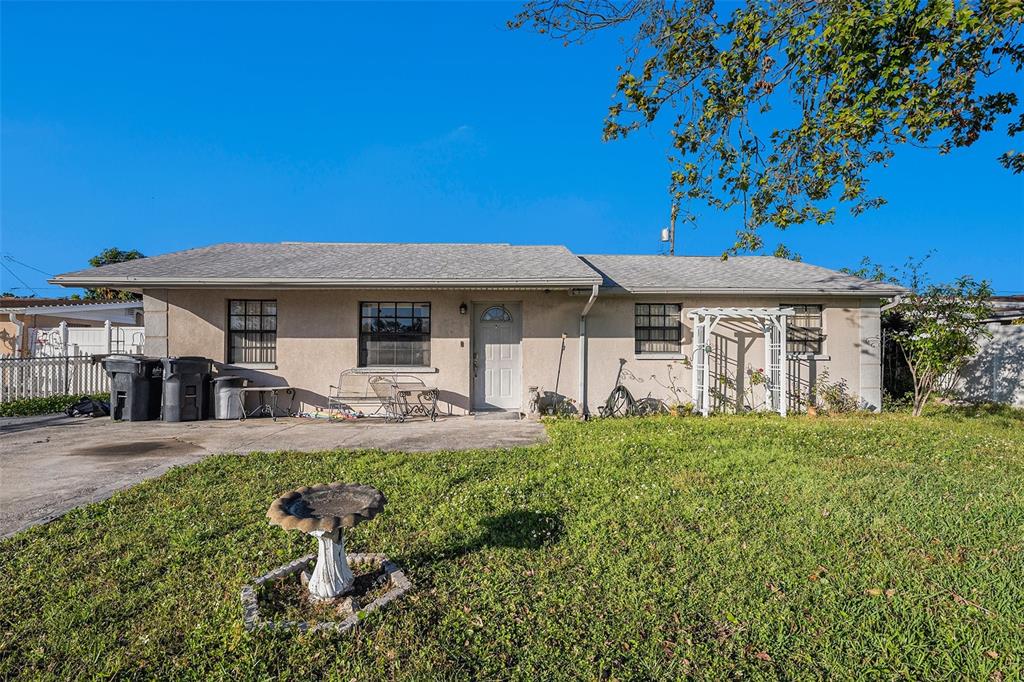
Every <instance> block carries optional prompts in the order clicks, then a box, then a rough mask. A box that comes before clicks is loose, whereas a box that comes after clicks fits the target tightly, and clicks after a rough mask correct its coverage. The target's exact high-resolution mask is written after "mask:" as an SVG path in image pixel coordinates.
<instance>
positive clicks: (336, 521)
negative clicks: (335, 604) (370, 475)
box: [267, 483, 387, 600]
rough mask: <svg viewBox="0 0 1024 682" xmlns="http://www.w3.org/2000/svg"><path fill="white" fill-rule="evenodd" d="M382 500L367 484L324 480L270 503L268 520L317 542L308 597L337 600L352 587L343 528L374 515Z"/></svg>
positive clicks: (378, 509)
mask: <svg viewBox="0 0 1024 682" xmlns="http://www.w3.org/2000/svg"><path fill="white" fill-rule="evenodd" d="M386 502H387V499H386V498H385V497H384V495H383V494H382V493H381V492H380V491H379V490H377V489H376V488H373V487H370V486H368V485H358V484H355V483H325V484H321V485H314V486H309V487H303V488H297V489H296V490H292V491H290V492H287V493H285V494H284V495H282V496H281V497H279V498H277V499H276V500H274V502H273V503H272V504H271V505H270V509H268V510H267V518H268V519H270V523H272V524H274V525H277V526H280V527H281V528H284V529H285V530H300V531H302V532H303V533H307V534H309V535H312V536H313V537H315V538H316V539H317V541H318V545H319V546H318V548H317V558H316V566H315V568H314V569H313V575H312V576H311V577H310V578H309V586H308V589H309V596H310V597H311V598H312V599H314V600H327V599H337V598H338V597H341V596H343V595H344V594H345V593H346V592H349V591H351V590H352V586H353V584H354V582H355V577H354V576H353V575H352V570H351V569H350V568H349V562H348V558H347V557H346V556H345V536H344V531H345V530H346V529H348V528H355V527H356V526H357V525H359V524H360V523H362V522H363V521H369V520H370V519H372V518H373V517H375V516H376V515H377V514H379V513H380V512H381V511H382V510H383V509H384V504H385V503H386Z"/></svg>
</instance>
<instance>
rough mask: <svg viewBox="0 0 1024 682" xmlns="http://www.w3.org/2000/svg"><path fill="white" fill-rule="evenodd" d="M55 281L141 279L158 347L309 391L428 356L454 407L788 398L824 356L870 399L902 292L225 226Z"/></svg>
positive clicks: (730, 264) (410, 366)
mask: <svg viewBox="0 0 1024 682" xmlns="http://www.w3.org/2000/svg"><path fill="white" fill-rule="evenodd" d="M52 282H53V283H55V284H60V285H64V286H76V287H96V286H104V287H111V288H116V289H127V290H131V291H136V292H141V293H142V294H143V298H144V303H145V319H146V352H147V354H150V355H176V356H184V355H201V356H206V357H209V358H212V359H213V360H215V361H216V363H217V364H218V367H219V368H220V370H221V371H222V372H230V373H232V374H236V373H237V374H246V375H248V376H250V377H253V378H255V379H256V380H257V381H259V382H260V383H264V384H279V385H280V384H284V383H287V384H288V385H291V386H294V387H296V388H297V389H299V398H300V399H301V400H302V401H303V402H305V403H307V404H311V405H323V404H324V402H325V398H326V396H327V395H328V393H329V386H330V385H331V384H335V383H337V378H338V374H339V372H340V371H341V370H343V369H346V368H353V367H357V368H360V371H364V372H366V373H367V374H374V373H385V372H400V373H404V374H417V375H421V376H422V377H423V378H424V379H425V381H426V382H427V383H429V384H433V385H436V386H437V387H438V388H439V389H440V390H441V399H442V400H443V401H444V402H446V403H448V404H449V405H450V406H451V409H452V411H453V412H456V413H464V412H469V411H476V410H485V409H504V410H513V411H522V412H525V411H527V407H528V404H529V401H530V395H531V389H536V390H537V391H539V392H541V393H545V392H550V393H557V394H558V395H561V396H565V397H566V398H568V399H571V400H573V401H574V404H575V406H576V407H577V408H578V409H582V410H584V411H586V412H597V408H598V407H599V406H600V405H602V404H603V403H604V401H605V398H606V397H607V396H608V394H609V392H610V391H611V390H612V389H613V388H614V387H615V385H616V382H617V381H619V382H621V383H623V384H625V385H626V386H627V387H629V388H630V390H631V391H632V392H633V393H634V395H635V396H636V397H637V398H642V397H646V396H648V395H651V396H654V397H658V398H663V399H665V400H668V401H669V402H673V403H688V402H692V403H695V404H696V405H697V407H698V409H701V408H704V407H707V409H708V410H712V409H721V408H723V407H729V406H733V407H735V404H736V402H737V400H739V402H741V403H742V404H743V405H744V406H745V407H746V408H754V409H757V408H761V407H766V408H768V409H777V410H779V411H785V409H786V408H789V409H793V408H795V407H797V406H799V405H800V401H801V398H802V395H803V394H804V393H805V392H806V390H807V388H808V387H809V385H810V383H811V382H813V381H814V380H815V377H816V376H818V375H819V374H820V373H821V372H822V371H823V370H826V369H827V370H828V372H829V375H830V377H831V381H840V380H845V381H846V383H847V386H848V388H849V390H850V392H851V393H852V394H853V395H854V396H857V397H858V398H859V400H860V402H861V404H862V405H863V406H864V407H866V408H868V409H875V410H877V409H879V406H880V404H881V376H880V365H879V350H878V347H879V343H878V342H879V334H880V331H879V307H880V303H881V301H882V299H883V298H886V297H891V296H894V295H896V294H898V293H900V292H901V291H903V290H902V289H900V288H899V287H895V286H892V285H887V284H882V283H878V282H870V281H867V280H864V279H860V278H858V277H853V276H851V275H846V274H843V273H840V272H836V271H833V270H828V269H825V268H820V267H816V266H813V265H809V264H807V263H798V262H793V261H789V260H784V259H778V258H773V257H762V256H741V257H733V258H729V259H728V260H722V259H721V258H718V257H689V256H685V257H672V256H576V255H574V254H572V253H570V252H569V251H568V250H567V249H566V248H565V247H562V246H511V245H508V244H346V243H321V244H317V243H279V244H251V243H239V244H219V245H215V246H210V247H205V248H199V249H192V250H188V251H181V252H177V253H171V254H167V255H163V256H156V257H149V258H146V259H140V260H135V261H129V262H124V263H116V264H112V265H106V266H103V267H100V268H94V269H90V270H82V271H79V272H72V273H67V274H64V275H60V276H58V277H56V278H55V279H53V280H52ZM783 329H784V330H785V333H784V335H783ZM695 335H696V337H697V341H696V343H695V340H694V337H695ZM702 339H706V341H703V340H702ZM695 348H696V352H695ZM783 348H784V349H785V359H783ZM702 351H706V352H702ZM691 365H692V368H691ZM758 370H765V373H766V374H767V375H768V380H769V384H768V385H769V386H770V387H771V389H772V390H769V391H765V385H764V384H761V383H758V382H757V381H756V380H755V381H751V378H750V375H749V374H748V372H754V373H755V376H756V375H757V371H758ZM705 397H706V399H705Z"/></svg>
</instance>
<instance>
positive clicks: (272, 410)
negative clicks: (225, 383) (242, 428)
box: [238, 386, 295, 421]
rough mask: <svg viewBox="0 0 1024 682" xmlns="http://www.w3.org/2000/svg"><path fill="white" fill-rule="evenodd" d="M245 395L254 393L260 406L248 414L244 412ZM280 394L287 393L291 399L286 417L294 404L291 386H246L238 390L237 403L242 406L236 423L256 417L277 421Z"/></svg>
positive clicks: (290, 412) (293, 392)
mask: <svg viewBox="0 0 1024 682" xmlns="http://www.w3.org/2000/svg"><path fill="white" fill-rule="evenodd" d="M246 393H256V394H258V395H259V397H260V404H259V405H257V406H256V407H254V408H253V409H251V410H249V411H248V412H246V410H245V394H246ZM281 393H287V394H288V396H289V398H290V399H291V402H290V403H289V409H288V410H287V412H286V416H291V415H292V411H291V404H292V403H294V402H295V389H294V388H292V387H291V386H246V387H245V388H240V389H238V402H239V404H240V405H241V406H242V416H241V417H239V418H238V421H245V420H246V418H247V417H255V416H257V415H261V416H264V417H266V416H268V415H269V416H270V418H271V419H273V420H274V421H277V397H278V395H280V394H281ZM267 394H270V402H269V403H268V402H267V400H266V395H267Z"/></svg>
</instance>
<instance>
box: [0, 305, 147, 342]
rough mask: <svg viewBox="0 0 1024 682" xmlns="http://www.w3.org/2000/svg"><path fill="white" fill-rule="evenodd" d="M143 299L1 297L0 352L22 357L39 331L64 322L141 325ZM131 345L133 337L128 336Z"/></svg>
mask: <svg viewBox="0 0 1024 682" xmlns="http://www.w3.org/2000/svg"><path fill="white" fill-rule="evenodd" d="M142 307H143V306H142V301H94V300H88V299H72V298H32V297H26V298H23V297H10V296H3V297H0V355H12V356H15V357H22V356H26V355H29V354H31V353H32V352H33V350H35V349H34V348H33V345H34V343H35V342H36V341H38V340H39V339H38V338H37V337H36V335H35V332H36V331H42V330H52V329H55V328H57V327H58V326H59V325H60V324H61V323H64V324H65V326H66V327H67V328H70V329H84V328H94V329H97V330H100V331H101V332H102V331H103V330H104V328H106V329H107V330H108V333H107V336H108V337H113V338H114V339H115V340H117V339H119V338H122V337H118V336H117V334H116V332H115V333H111V332H110V331H109V330H110V328H111V327H134V326H139V327H141V326H142V324H143V311H142ZM128 343H129V345H130V339H129V340H128Z"/></svg>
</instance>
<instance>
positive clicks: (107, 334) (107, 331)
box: [103, 320, 112, 355]
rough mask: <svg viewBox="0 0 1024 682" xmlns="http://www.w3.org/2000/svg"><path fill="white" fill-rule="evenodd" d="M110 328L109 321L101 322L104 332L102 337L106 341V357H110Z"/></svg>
mask: <svg viewBox="0 0 1024 682" xmlns="http://www.w3.org/2000/svg"><path fill="white" fill-rule="evenodd" d="M111 327H112V325H111V324H110V320H104V321H103V331H104V334H103V337H104V338H105V339H106V341H105V342H104V343H105V344H106V350H105V352H106V354H107V355H110V334H111Z"/></svg>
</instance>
